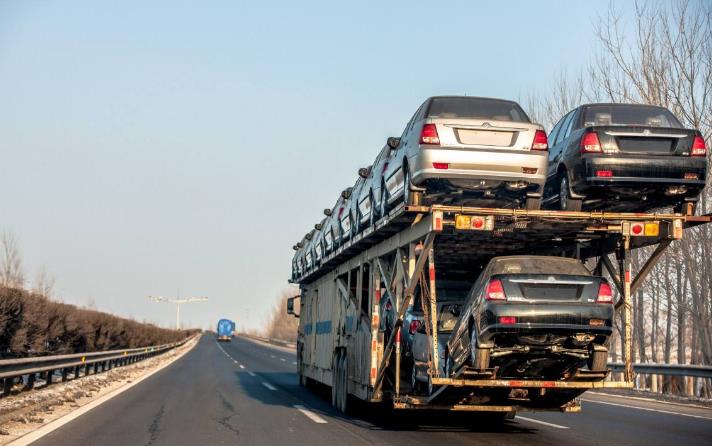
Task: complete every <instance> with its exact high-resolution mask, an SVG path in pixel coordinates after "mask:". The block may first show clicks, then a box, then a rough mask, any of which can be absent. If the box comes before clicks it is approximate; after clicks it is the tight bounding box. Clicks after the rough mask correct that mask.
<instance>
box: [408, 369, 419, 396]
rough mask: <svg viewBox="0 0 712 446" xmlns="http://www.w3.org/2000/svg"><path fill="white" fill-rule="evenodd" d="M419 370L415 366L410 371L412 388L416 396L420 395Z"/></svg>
mask: <svg viewBox="0 0 712 446" xmlns="http://www.w3.org/2000/svg"><path fill="white" fill-rule="evenodd" d="M416 375H417V370H416V367H415V364H413V367H412V368H411V369H410V388H411V390H412V392H413V393H414V394H416V395H417V394H419V393H420V388H421V386H420V382H419V381H418V379H417V376H416Z"/></svg>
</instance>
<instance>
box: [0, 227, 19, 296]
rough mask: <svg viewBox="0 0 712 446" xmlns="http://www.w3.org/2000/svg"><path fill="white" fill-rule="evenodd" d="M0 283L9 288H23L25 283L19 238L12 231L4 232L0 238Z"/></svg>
mask: <svg viewBox="0 0 712 446" xmlns="http://www.w3.org/2000/svg"><path fill="white" fill-rule="evenodd" d="M0 285H3V286H6V287H9V288H22V287H23V286H24V285H25V273H24V271H23V269H22V258H21V257H20V250H19V247H18V244H17V238H16V237H15V235H14V234H13V233H12V232H10V231H5V232H3V234H2V238H0Z"/></svg>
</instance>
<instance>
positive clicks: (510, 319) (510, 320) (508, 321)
mask: <svg viewBox="0 0 712 446" xmlns="http://www.w3.org/2000/svg"><path fill="white" fill-rule="evenodd" d="M499 323H500V324H504V325H513V324H516V323H517V318H516V317H514V316H500V318H499Z"/></svg>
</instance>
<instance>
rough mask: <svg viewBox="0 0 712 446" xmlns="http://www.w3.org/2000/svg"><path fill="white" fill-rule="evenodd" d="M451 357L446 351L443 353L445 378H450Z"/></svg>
mask: <svg viewBox="0 0 712 446" xmlns="http://www.w3.org/2000/svg"><path fill="white" fill-rule="evenodd" d="M452 365H453V364H452V358H451V357H450V355H449V354H448V353H447V352H446V353H445V378H450V377H451V375H452Z"/></svg>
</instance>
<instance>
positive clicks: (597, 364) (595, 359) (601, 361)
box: [588, 350, 608, 372]
mask: <svg viewBox="0 0 712 446" xmlns="http://www.w3.org/2000/svg"><path fill="white" fill-rule="evenodd" d="M588 369H589V370H591V371H592V372H603V371H605V370H607V369H608V350H605V351H595V350H594V351H592V352H591V356H589V358H588Z"/></svg>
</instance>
